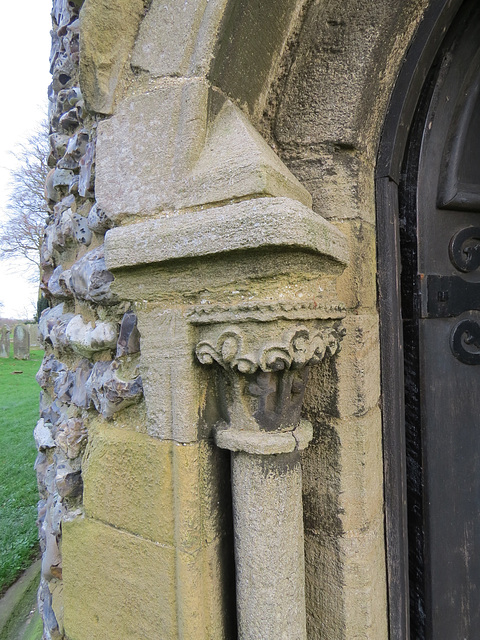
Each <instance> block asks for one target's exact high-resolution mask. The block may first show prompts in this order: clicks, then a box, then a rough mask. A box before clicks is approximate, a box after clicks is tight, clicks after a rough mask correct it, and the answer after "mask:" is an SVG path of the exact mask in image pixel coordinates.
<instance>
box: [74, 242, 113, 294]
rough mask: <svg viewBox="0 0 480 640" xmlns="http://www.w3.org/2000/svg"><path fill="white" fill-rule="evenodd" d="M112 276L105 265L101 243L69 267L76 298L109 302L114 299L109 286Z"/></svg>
mask: <svg viewBox="0 0 480 640" xmlns="http://www.w3.org/2000/svg"><path fill="white" fill-rule="evenodd" d="M113 280H114V278H113V275H112V274H111V273H110V271H108V270H107V268H106V266H105V255H104V248H103V245H102V246H100V247H97V248H96V249H94V250H93V251H89V252H88V253H87V254H86V255H85V256H83V258H81V259H80V260H78V262H76V263H75V264H74V265H73V267H72V268H71V286H72V290H73V292H74V294H75V296H76V297H77V298H81V299H83V300H88V301H89V302H99V303H103V304H111V303H113V302H115V301H116V299H117V298H116V296H115V295H114V294H112V292H111V290H110V287H111V283H112V282H113Z"/></svg>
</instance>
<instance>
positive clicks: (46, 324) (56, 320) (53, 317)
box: [38, 303, 74, 349]
mask: <svg viewBox="0 0 480 640" xmlns="http://www.w3.org/2000/svg"><path fill="white" fill-rule="evenodd" d="M73 317H74V315H73V313H64V312H63V303H62V304H58V305H57V306H55V307H53V308H52V309H45V311H43V312H42V315H41V316H40V322H39V323H38V327H39V330H40V336H41V337H42V339H43V341H44V342H50V344H51V345H52V346H53V347H54V348H55V349H65V348H67V347H68V346H69V341H68V338H67V335H66V328H67V326H68V324H69V322H70V321H71V320H72V318H73Z"/></svg>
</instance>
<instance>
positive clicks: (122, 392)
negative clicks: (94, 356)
mask: <svg viewBox="0 0 480 640" xmlns="http://www.w3.org/2000/svg"><path fill="white" fill-rule="evenodd" d="M119 366H120V364H119V362H117V361H116V360H114V361H113V362H97V363H95V365H94V367H93V370H92V373H91V375H90V377H89V379H88V380H87V392H88V393H89V395H90V397H91V398H92V401H93V404H94V405H95V408H96V410H97V411H98V412H99V413H101V414H102V415H103V416H104V417H105V418H111V417H112V416H113V415H114V414H115V413H117V412H118V411H121V410H122V409H125V408H126V407H129V406H130V405H132V404H135V403H137V402H139V401H140V399H141V398H142V396H143V386H142V379H141V377H140V376H138V377H136V378H135V379H133V380H129V381H124V380H120V378H118V376H117V371H118V368H119Z"/></svg>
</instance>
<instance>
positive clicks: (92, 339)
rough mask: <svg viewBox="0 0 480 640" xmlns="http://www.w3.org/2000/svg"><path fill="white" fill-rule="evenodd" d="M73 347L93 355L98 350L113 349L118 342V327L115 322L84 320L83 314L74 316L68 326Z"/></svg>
mask: <svg viewBox="0 0 480 640" xmlns="http://www.w3.org/2000/svg"><path fill="white" fill-rule="evenodd" d="M66 336H67V340H68V342H69V344H70V346H71V348H72V349H73V350H74V351H76V352H77V353H80V354H81V355H85V356H91V355H92V354H93V353H95V352H96V351H104V350H105V349H113V348H115V346H116V344H117V327H116V324H114V323H113V322H97V323H96V324H95V325H93V324H92V323H91V322H84V320H83V318H82V316H80V315H77V316H74V317H73V318H72V319H71V320H70V322H69V323H68V325H67V328H66Z"/></svg>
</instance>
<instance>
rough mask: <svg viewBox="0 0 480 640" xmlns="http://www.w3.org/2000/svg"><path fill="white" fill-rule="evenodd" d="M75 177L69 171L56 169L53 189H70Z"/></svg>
mask: <svg viewBox="0 0 480 640" xmlns="http://www.w3.org/2000/svg"><path fill="white" fill-rule="evenodd" d="M73 176H74V173H73V171H70V170H69V169H55V171H54V173H53V178H52V184H53V187H54V188H55V187H68V185H69V184H70V182H71V181H72V178H73Z"/></svg>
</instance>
